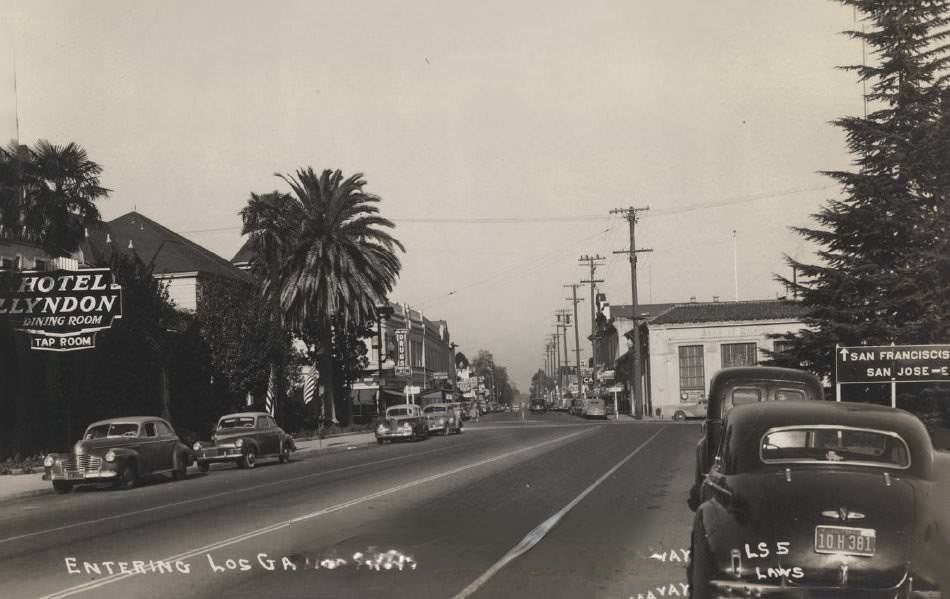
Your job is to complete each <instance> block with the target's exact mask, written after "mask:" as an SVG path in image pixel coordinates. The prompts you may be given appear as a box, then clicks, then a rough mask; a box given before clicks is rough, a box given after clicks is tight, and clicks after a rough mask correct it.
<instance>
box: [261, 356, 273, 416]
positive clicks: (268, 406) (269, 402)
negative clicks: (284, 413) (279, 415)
mask: <svg viewBox="0 0 950 599" xmlns="http://www.w3.org/2000/svg"><path fill="white" fill-rule="evenodd" d="M274 379H275V375H274V369H273V368H272V369H271V371H270V378H268V379H267V395H266V396H265V397H264V409H265V410H266V411H267V413H268V414H270V415H271V416H273V415H274V383H276V381H275V380H274Z"/></svg>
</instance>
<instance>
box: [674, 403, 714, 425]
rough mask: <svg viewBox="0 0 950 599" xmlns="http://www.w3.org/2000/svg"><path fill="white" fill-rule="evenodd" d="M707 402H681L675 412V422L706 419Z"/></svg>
mask: <svg viewBox="0 0 950 599" xmlns="http://www.w3.org/2000/svg"><path fill="white" fill-rule="evenodd" d="M705 417H706V400H705V399H700V400H697V401H681V402H680V403H679V404H678V405H677V406H676V409H675V411H674V412H673V420H679V421H682V420H686V419H688V418H705Z"/></svg>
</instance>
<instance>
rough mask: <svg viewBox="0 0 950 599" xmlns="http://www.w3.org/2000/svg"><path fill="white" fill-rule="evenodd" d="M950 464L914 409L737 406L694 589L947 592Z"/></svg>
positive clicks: (698, 523) (813, 593)
mask: <svg viewBox="0 0 950 599" xmlns="http://www.w3.org/2000/svg"><path fill="white" fill-rule="evenodd" d="M937 453H940V452H937ZM948 467H950V458H948V456H947V454H943V455H942V456H941V455H935V452H934V449H933V445H932V444H931V441H930V437H929V435H928V433H927V430H926V428H925V426H924V424H923V423H922V422H921V421H920V420H919V419H918V418H917V417H915V416H914V415H912V414H910V413H909V412H905V411H903V410H898V409H894V408H890V407H884V406H877V405H872V404H856V403H835V402H806V401H789V402H769V403H756V404H753V405H743V406H737V407H735V408H733V409H732V410H731V411H730V412H729V413H728V414H727V415H726V417H725V422H724V432H723V439H722V444H721V445H720V448H719V451H718V453H717V454H716V456H715V464H714V466H713V468H712V470H711V471H710V472H709V474H708V475H707V476H706V480H705V482H704V484H703V486H702V491H701V503H700V505H699V506H698V509H697V511H696V515H695V517H694V522H693V528H692V532H691V536H690V550H691V556H692V558H691V560H690V562H689V565H688V569H687V576H688V577H689V581H690V584H691V588H692V595H691V596H692V597H693V598H694V599H705V598H711V597H835V598H851V597H853V598H858V597H860V598H861V599H868V598H875V597H882V598H883V597H888V598H900V599H905V598H910V597H940V596H946V594H943V595H941V594H940V589H941V586H942V587H943V589H944V590H950V587H947V586H946V585H947V580H946V578H947V573H946V572H947V561H946V560H947V556H948V555H950V512H948V511H947V505H950V476H948V475H950V472H948V470H946V469H947V468H948ZM941 469H943V470H942V472H941ZM941 578H942V579H943V580H941ZM912 591H913V593H912Z"/></svg>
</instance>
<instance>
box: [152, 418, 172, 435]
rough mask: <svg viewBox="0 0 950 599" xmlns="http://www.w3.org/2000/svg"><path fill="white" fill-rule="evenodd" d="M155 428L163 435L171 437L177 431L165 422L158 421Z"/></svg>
mask: <svg viewBox="0 0 950 599" xmlns="http://www.w3.org/2000/svg"><path fill="white" fill-rule="evenodd" d="M155 429H156V430H157V431H158V434H159V435H161V436H162V437H170V436H172V435H174V434H175V431H173V430H172V429H171V427H170V426H168V425H167V424H165V423H164V422H156V423H155Z"/></svg>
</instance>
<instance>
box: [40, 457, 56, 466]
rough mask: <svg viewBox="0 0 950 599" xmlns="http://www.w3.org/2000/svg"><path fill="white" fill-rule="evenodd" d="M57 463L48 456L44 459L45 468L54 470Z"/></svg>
mask: <svg viewBox="0 0 950 599" xmlns="http://www.w3.org/2000/svg"><path fill="white" fill-rule="evenodd" d="M55 461H56V460H55V459H53V456H51V455H48V456H46V457H45V458H43V466H45V467H46V468H52V467H53V463H54V462H55Z"/></svg>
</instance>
